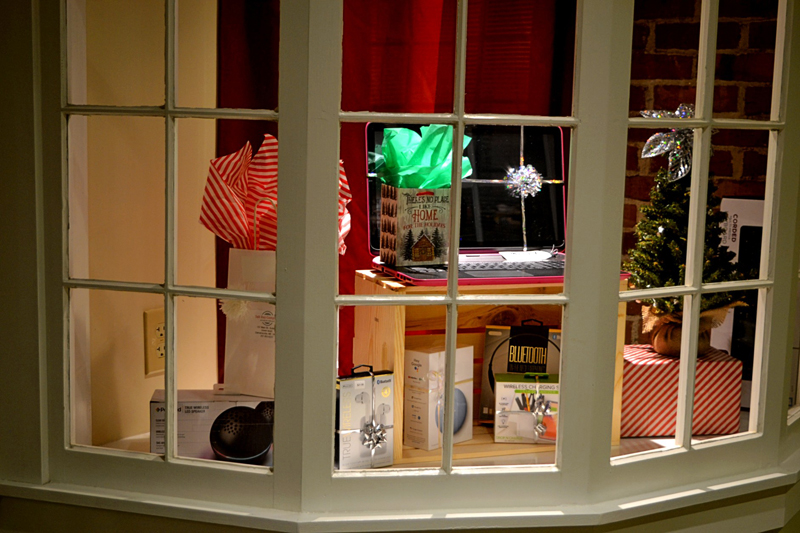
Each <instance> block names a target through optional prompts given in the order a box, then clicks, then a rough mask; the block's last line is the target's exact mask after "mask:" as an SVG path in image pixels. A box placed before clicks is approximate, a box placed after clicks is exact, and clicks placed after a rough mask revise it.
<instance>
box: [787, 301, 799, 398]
mask: <svg viewBox="0 0 800 533" xmlns="http://www.w3.org/2000/svg"><path fill="white" fill-rule="evenodd" d="M797 304H800V287H798V289H797ZM798 385H800V305H798V306H797V307H795V313H794V340H793V341H792V370H791V374H790V377H789V407H794V406H796V405H800V399H798Z"/></svg>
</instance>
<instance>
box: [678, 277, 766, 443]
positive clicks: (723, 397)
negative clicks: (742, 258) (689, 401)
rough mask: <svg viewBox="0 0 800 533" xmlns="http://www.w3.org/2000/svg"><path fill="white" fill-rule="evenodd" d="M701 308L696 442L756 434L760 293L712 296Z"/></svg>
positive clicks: (714, 294)
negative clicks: (753, 417)
mask: <svg viewBox="0 0 800 533" xmlns="http://www.w3.org/2000/svg"><path fill="white" fill-rule="evenodd" d="M720 301H722V302H728V301H732V302H733V304H732V305H731V304H728V305H722V306H720V305H719V302H720ZM700 306H701V314H700V331H699V337H698V357H697V367H696V368H697V370H696V377H695V393H694V415H693V420H692V436H693V437H695V438H698V440H702V439H705V438H709V437H712V436H716V435H730V434H735V433H743V432H747V431H749V430H755V427H752V428H751V427H750V425H749V424H750V412H751V409H753V410H756V409H757V405H758V398H757V396H756V395H754V394H753V391H754V388H753V381H754V380H755V379H758V376H759V375H760V372H759V371H757V370H756V368H757V367H760V366H761V362H760V361H761V354H760V352H761V349H760V347H758V349H757V348H756V345H755V338H756V316H757V313H758V291H757V290H752V291H738V292H731V293H713V294H706V295H704V296H703V298H702V301H701V304H700ZM717 323H721V325H720V326H718V327H714V325H715V324H717Z"/></svg>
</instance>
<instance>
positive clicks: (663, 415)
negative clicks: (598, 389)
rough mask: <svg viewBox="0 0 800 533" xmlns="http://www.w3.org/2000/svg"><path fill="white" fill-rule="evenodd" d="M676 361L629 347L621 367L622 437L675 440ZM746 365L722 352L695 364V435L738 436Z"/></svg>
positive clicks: (642, 346)
mask: <svg viewBox="0 0 800 533" xmlns="http://www.w3.org/2000/svg"><path fill="white" fill-rule="evenodd" d="M679 364H680V360H679V359H678V358H677V357H668V356H665V355H660V354H658V353H656V352H655V351H654V350H653V347H652V346H650V345H649V344H634V345H627V346H625V353H624V360H623V366H622V413H621V420H620V435H621V436H622V437H671V436H674V435H675V426H676V421H677V412H678V367H679ZM741 386H742V362H741V361H739V360H738V359H734V358H733V357H731V356H730V355H728V354H726V353H725V352H723V351H720V350H712V351H711V352H710V353H708V354H706V355H704V356H702V357H698V358H697V372H696V377H695V396H694V415H693V418H692V434H693V435H727V434H731V433H737V432H738V431H739V411H740V409H739V396H740V394H741Z"/></svg>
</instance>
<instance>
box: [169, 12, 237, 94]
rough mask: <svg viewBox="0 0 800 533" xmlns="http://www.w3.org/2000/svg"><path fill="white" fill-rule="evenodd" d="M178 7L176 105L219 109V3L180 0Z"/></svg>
mask: <svg viewBox="0 0 800 533" xmlns="http://www.w3.org/2000/svg"><path fill="white" fill-rule="evenodd" d="M176 4H177V13H178V15H177V29H176V39H177V58H176V68H175V75H176V80H175V83H176V87H177V91H176V96H175V98H176V103H177V105H179V106H181V107H215V106H216V104H217V2H215V1H214V0H189V1H187V0H178V1H177V2H176ZM223 4H230V2H227V3H226V2H223ZM221 8H222V7H221Z"/></svg>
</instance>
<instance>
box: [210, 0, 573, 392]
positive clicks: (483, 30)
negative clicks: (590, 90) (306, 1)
mask: <svg viewBox="0 0 800 533" xmlns="http://www.w3.org/2000/svg"><path fill="white" fill-rule="evenodd" d="M278 6H279V2H278V1H277V0H270V1H265V0H225V1H224V2H220V3H219V17H218V24H219V31H218V36H217V39H218V45H217V46H218V50H219V59H218V71H217V76H218V93H217V94H218V105H219V106H220V107H244V108H266V109H275V108H276V107H277V94H278V91H277V65H278V59H277V57H278V18H279V17H278V15H279V13H278ZM456 10H457V2H456V0H406V1H404V2H397V1H396V0H345V2H344V36H343V40H342V51H343V60H342V109H343V110H345V111H383V112H398V113H403V112H405V113H412V112H413V113H449V112H452V111H453V98H454V69H455V53H456V50H455V37H456ZM574 31H575V2H574V1H566V2H565V1H563V0H561V1H559V0H504V1H503V2H496V1H494V2H493V1H491V0H470V2H469V20H468V24H467V49H468V50H467V77H466V101H465V108H466V111H467V112H468V113H509V114H531V115H569V114H570V113H569V111H570V105H571V96H572V72H573V68H572V57H573V50H574V40H575V33H574ZM274 126H275V125H274V124H269V125H267V124H265V123H260V122H254V121H219V124H218V127H217V152H218V154H219V155H223V154H227V153H231V152H233V151H235V150H238V149H239V148H240V147H241V146H242V145H243V144H244V142H245V141H246V140H248V139H249V140H250V142H251V143H253V145H254V149H255V148H257V146H258V143H259V142H260V138H261V135H262V134H263V133H265V132H267V133H273V134H277V132H276V131H275V129H274ZM364 128H365V124H342V127H341V158H342V159H343V160H344V162H345V171H346V172H347V178H348V181H349V183H350V189H351V192H352V194H353V200H352V202H351V203H350V204H349V206H348V209H349V211H350V213H351V216H352V224H351V228H352V229H351V230H350V234H349V235H348V237H347V239H346V244H347V253H346V254H345V255H344V256H340V257H339V290H340V292H341V293H342V294H352V293H353V285H354V275H355V270H357V269H364V268H369V266H370V265H371V262H372V257H371V256H370V254H369V243H368V240H367V223H368V217H367V214H368V212H367V190H366V185H367V182H366V164H365V161H366V156H367V154H366V147H365V132H364ZM332 179H333V177H332ZM225 244H226V243H221V244H220V246H219V248H218V250H219V252H218V257H217V285H218V286H219V287H224V286H225V284H226V280H227V251H226V249H225V246H224V245H225ZM220 318H221V317H220ZM339 321H340V324H339V328H340V330H339V369H340V373H348V372H349V369H350V368H351V366H352V349H353V348H352V347H353V312H352V308H347V309H343V310H342V312H341V313H340V317H339ZM218 325H219V329H218V331H220V332H221V333H220V335H219V337H220V339H221V340H220V344H219V346H218V349H219V351H218V353H219V354H220V358H219V360H220V363H219V368H220V373H221V372H222V370H221V369H222V361H223V357H224V356H223V354H224V345H225V342H224V320H219V322H218ZM220 379H222V376H221V375H220Z"/></svg>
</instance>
